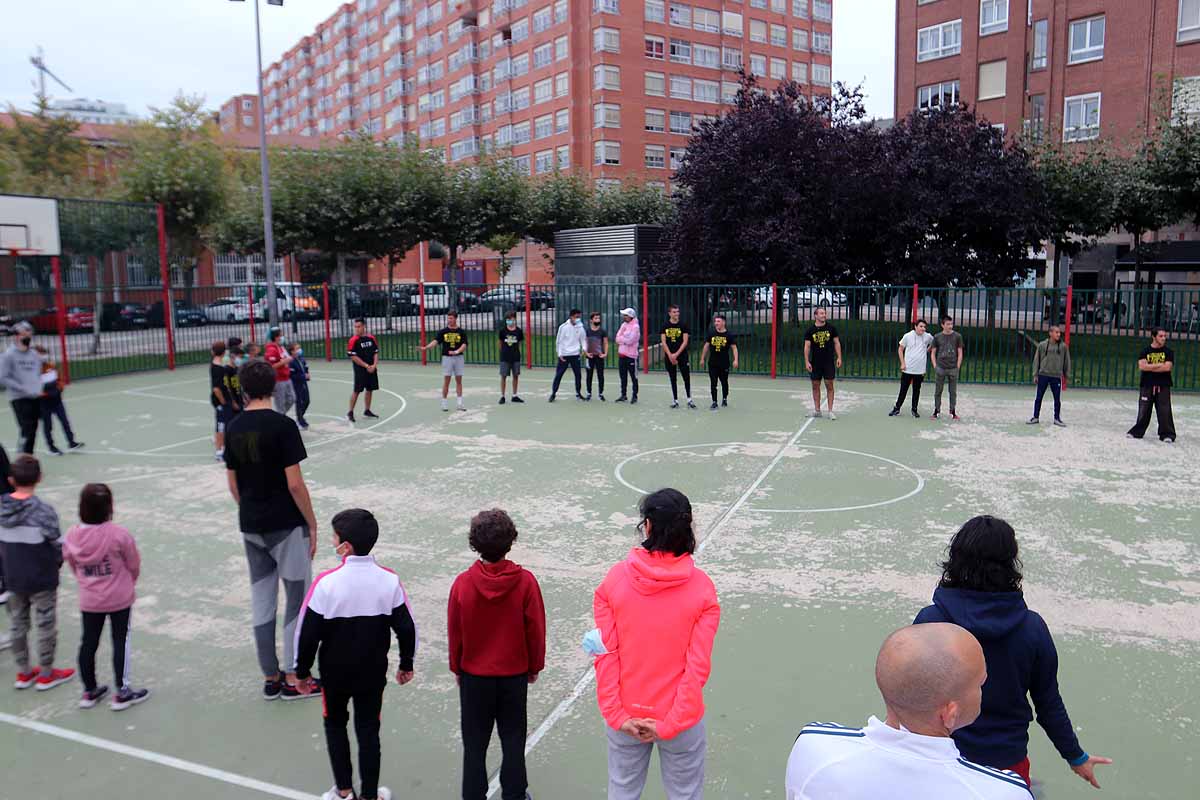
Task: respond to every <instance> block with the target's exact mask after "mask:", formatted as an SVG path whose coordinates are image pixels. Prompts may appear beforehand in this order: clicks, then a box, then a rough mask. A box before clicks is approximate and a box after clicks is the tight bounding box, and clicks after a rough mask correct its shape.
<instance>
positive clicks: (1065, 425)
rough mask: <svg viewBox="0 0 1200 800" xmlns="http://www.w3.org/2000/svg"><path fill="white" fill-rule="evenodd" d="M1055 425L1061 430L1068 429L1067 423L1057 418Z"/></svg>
mask: <svg viewBox="0 0 1200 800" xmlns="http://www.w3.org/2000/svg"><path fill="white" fill-rule="evenodd" d="M1054 424H1055V425H1057V426H1058V427H1060V428H1065V427H1067V423H1065V422H1063V421H1062V420H1061V419H1058V418H1057V417H1056V418H1055V419H1054Z"/></svg>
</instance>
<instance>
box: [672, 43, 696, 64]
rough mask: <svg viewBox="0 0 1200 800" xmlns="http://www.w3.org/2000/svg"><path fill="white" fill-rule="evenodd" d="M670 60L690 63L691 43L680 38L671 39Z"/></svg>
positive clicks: (678, 62)
mask: <svg viewBox="0 0 1200 800" xmlns="http://www.w3.org/2000/svg"><path fill="white" fill-rule="evenodd" d="M671 61H673V62H675V63H676V64H690V63H692V43H691V42H685V41H682V40H680V39H672V40H671Z"/></svg>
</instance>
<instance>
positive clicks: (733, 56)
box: [721, 47, 742, 69]
mask: <svg viewBox="0 0 1200 800" xmlns="http://www.w3.org/2000/svg"><path fill="white" fill-rule="evenodd" d="M721 66H723V67H725V68H726V69H741V68H742V51H741V50H738V49H735V48H733V47H722V48H721Z"/></svg>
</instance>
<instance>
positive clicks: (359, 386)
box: [346, 318, 379, 422]
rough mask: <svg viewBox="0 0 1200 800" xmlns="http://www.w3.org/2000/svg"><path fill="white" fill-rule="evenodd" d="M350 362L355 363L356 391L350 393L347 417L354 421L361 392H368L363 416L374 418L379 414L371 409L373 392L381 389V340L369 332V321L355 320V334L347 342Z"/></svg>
mask: <svg viewBox="0 0 1200 800" xmlns="http://www.w3.org/2000/svg"><path fill="white" fill-rule="evenodd" d="M346 351H347V355H349V356H350V363H351V364H353V365H354V391H353V392H352V393H351V395H350V411H349V413H347V414H346V419H348V420H350V421H351V422H354V407H355V406H356V405H358V395H359V392H366V393H367V397H366V401H365V402H364V403H363V409H364V410H363V416H364V417H369V418H371V419H374V418H376V417H378V416H379V415H378V414H376V413H375V412H374V411H372V410H371V393H372V392H377V391H379V372H378V370H379V342H377V341H376V340H375V337H374V336H372V335H371V334H369V333H367V321H366V320H364V319H361V318H360V319H356V320H354V335H353V336H351V337H350V341H349V342H347V344H346Z"/></svg>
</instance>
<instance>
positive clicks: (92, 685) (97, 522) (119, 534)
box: [63, 483, 150, 711]
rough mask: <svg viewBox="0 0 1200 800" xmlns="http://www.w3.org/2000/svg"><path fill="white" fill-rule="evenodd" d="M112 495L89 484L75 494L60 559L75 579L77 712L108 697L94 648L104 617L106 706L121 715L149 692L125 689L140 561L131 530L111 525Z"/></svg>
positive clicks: (101, 485)
mask: <svg viewBox="0 0 1200 800" xmlns="http://www.w3.org/2000/svg"><path fill="white" fill-rule="evenodd" d="M112 517H113V497H112V491H111V490H110V489H109V488H108V486H106V485H105V484H103V483H89V484H87V485H86V486H84V487H83V491H82V492H80V493H79V520H80V522H81V523H82V524H81V525H76V526H74V527H73V528H71V530H69V531H67V542H66V546H65V547H64V548H63V555H64V556H65V558H66V561H67V564H68V565H69V566H70V567H71V570H72V571H73V572H74V573H75V579H76V580H78V581H79V609H80V611H81V612H82V615H83V642H82V643H81V644H80V645H79V677H80V678H82V679H83V696H82V697H81V698H80V700H79V707H80V708H91V707H92V706H94V705H96V703H98V702H100V700H101V699H102V698H103V697H104V696H105V695H107V694H108V687H107V686H102V685H97V683H96V650H97V648H99V647H100V634H102V633H103V632H104V619H105V618H106V617H108V618H109V619H111V620H112V647H113V686H114V688H115V689H116V694H114V695H113V698H112V700H111V701H110V703H109V707H110V708H111V709H112V710H113V711H124V710H125V709H127V708H129V707H130V706H134V705H137V704H138V703H141V702H143V701H145V700H146V699H148V698H149V697H150V691H149V690H148V689H134V688H132V687H131V686H130V685H129V614H130V612H131V611H132V610H133V599H134V590H133V586H134V584H135V583H136V582H137V579H138V574H139V573H140V572H141V566H142V559H141V556H140V555H139V554H138V549H137V545H136V544H134V542H133V537H132V536H130V535H129V531H127V530H125V529H124V528H122V527H121V526H120V525H115V524H113V521H112Z"/></svg>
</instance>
